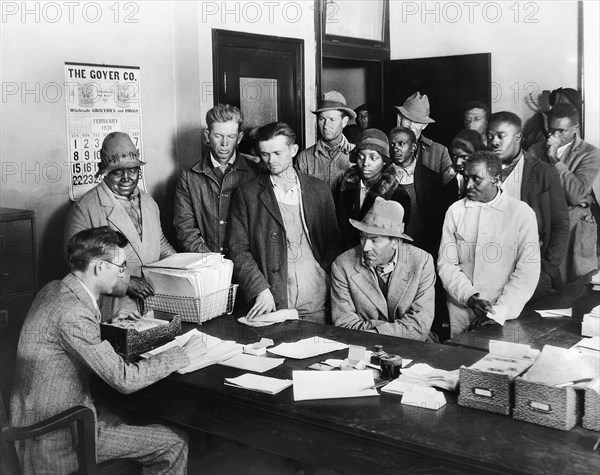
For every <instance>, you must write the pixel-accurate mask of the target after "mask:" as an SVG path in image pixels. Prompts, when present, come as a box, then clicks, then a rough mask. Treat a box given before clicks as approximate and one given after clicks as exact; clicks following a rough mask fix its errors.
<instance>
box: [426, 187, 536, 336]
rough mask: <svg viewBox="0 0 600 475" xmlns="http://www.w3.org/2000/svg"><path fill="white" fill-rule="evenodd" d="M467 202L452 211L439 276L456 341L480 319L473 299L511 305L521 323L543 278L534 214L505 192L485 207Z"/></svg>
mask: <svg viewBox="0 0 600 475" xmlns="http://www.w3.org/2000/svg"><path fill="white" fill-rule="evenodd" d="M478 204H479V203H473V202H472V201H469V200H467V198H463V199H461V200H459V201H457V202H456V203H454V204H453V205H452V206H450V208H449V209H448V212H447V213H446V218H445V220H444V227H443V229H442V241H441V244H440V251H439V255H438V261H437V263H438V275H439V277H440V280H441V281H442V284H443V285H444V288H445V289H446V292H447V304H448V312H449V315H450V331H451V336H456V335H459V334H460V333H463V332H465V331H466V330H467V329H468V328H469V325H470V323H471V321H472V320H473V319H474V318H475V316H474V314H473V312H472V311H471V309H470V308H468V307H467V301H468V300H469V298H470V297H471V296H473V295H474V294H476V293H479V298H481V299H484V300H488V301H489V302H490V303H491V304H492V305H505V306H506V308H507V319H514V318H517V317H518V316H519V315H520V313H521V311H522V310H523V307H524V306H525V304H526V303H527V301H528V300H529V299H530V298H531V296H532V295H533V292H534V291H535V288H536V286H537V283H538V280H539V276H540V247H539V241H538V231H537V225H536V219H535V213H534V212H533V210H532V209H531V208H530V207H529V206H528V205H527V204H525V203H523V202H522V201H519V200H516V199H514V198H511V197H510V196H508V195H506V194H505V193H502V194H501V195H500V196H499V197H497V199H496V200H495V201H493V202H490V203H488V204H486V205H485V206H483V207H479V206H477V205H478Z"/></svg>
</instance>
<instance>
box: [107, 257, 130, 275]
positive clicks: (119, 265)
mask: <svg viewBox="0 0 600 475" xmlns="http://www.w3.org/2000/svg"><path fill="white" fill-rule="evenodd" d="M102 260H103V261H104V262H108V263H109V264H112V265H113V266H115V267H118V268H119V274H123V273H125V269H127V261H123V264H117V263H116V262H113V261H108V260H106V259H102Z"/></svg>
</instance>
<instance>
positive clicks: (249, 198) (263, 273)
mask: <svg viewBox="0 0 600 475" xmlns="http://www.w3.org/2000/svg"><path fill="white" fill-rule="evenodd" d="M297 175H298V179H299V183H300V189H301V196H302V207H303V214H304V221H305V223H306V227H307V229H308V238H309V240H310V246H311V248H312V251H313V255H314V258H315V260H316V261H317V262H318V263H319V265H320V266H321V267H322V268H323V269H324V270H325V271H326V272H327V273H329V269H330V267H331V263H332V262H333V260H334V259H335V258H336V257H337V256H338V254H339V246H340V233H339V229H338V223H337V219H336V216H335V207H334V204H333V197H332V195H331V191H330V189H329V187H328V186H327V184H326V183H325V182H323V181H321V180H319V179H318V178H314V177H311V176H308V175H305V174H304V173H301V172H297ZM230 225H231V228H230V232H229V249H230V256H231V260H232V261H233V264H234V276H235V278H236V279H237V281H238V282H239V284H240V289H241V291H242V292H243V294H244V296H245V298H246V300H247V301H248V302H250V301H251V300H253V299H255V298H256V296H257V295H258V294H259V293H261V292H262V291H263V290H265V289H270V290H271V293H272V294H273V297H274V299H275V305H276V306H277V309H283V308H288V301H287V237H286V232H285V225H284V222H283V218H282V216H281V212H280V211H279V205H278V204H277V199H276V198H275V193H274V191H273V184H272V183H271V179H270V175H269V174H268V173H263V174H261V175H260V176H259V177H258V178H257V179H255V180H252V181H250V182H247V183H244V184H242V185H240V186H239V187H238V189H237V190H236V192H235V194H234V198H233V202H232V205H231V221H230Z"/></svg>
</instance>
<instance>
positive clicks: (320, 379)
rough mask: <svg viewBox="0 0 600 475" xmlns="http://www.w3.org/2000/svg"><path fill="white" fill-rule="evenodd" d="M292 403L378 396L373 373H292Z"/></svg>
mask: <svg viewBox="0 0 600 475" xmlns="http://www.w3.org/2000/svg"><path fill="white" fill-rule="evenodd" d="M292 374H293V380H294V401H306V400H311V399H335V398H348V397H363V396H378V395H379V394H378V393H377V390H376V389H375V388H373V386H374V385H375V381H374V380H373V371H371V370H370V369H369V370H365V371H339V372H338V371H323V372H320V371H294V372H293V373H292Z"/></svg>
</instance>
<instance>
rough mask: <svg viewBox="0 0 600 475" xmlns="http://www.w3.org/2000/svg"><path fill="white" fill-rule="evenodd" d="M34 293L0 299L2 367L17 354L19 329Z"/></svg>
mask: <svg viewBox="0 0 600 475" xmlns="http://www.w3.org/2000/svg"><path fill="white" fill-rule="evenodd" d="M34 296H35V293H34V292H28V293H25V294H21V295H14V296H12V297H3V298H1V299H0V364H1V365H2V366H3V367H4V366H5V364H6V363H7V362H8V361H9V360H10V359H11V358H10V357H9V356H12V359H13V360H14V355H15V354H16V353H17V345H18V343H19V334H20V332H21V327H22V326H23V322H24V321H25V317H26V316H27V312H28V311H29V307H31V303H32V302H33V298H34Z"/></svg>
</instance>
